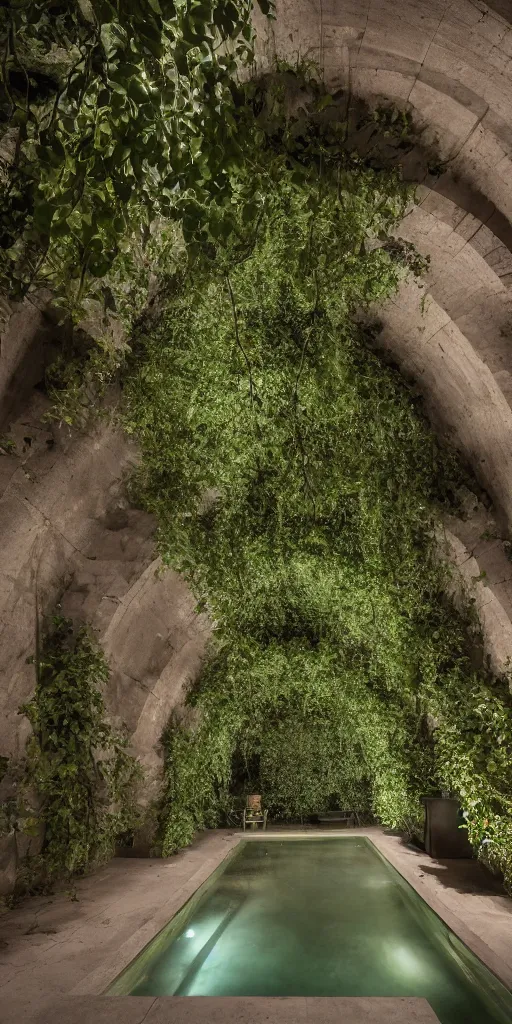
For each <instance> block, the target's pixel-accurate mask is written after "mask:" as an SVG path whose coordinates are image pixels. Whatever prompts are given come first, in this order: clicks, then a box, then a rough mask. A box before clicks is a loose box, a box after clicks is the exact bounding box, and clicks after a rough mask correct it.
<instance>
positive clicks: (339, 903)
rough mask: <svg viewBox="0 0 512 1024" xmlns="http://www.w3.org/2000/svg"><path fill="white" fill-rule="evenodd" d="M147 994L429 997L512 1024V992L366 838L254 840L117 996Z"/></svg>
mask: <svg viewBox="0 0 512 1024" xmlns="http://www.w3.org/2000/svg"><path fill="white" fill-rule="evenodd" d="M108 994H109V995H134V996H137V995H141V996H147V995H152V996H171V995H179V996H423V997H424V998H426V999H428V1001H429V1002H430V1004H431V1006H432V1008H433V1010H434V1011H435V1013H436V1014H437V1016H438V1017H439V1020H440V1021H441V1024H510V1022H511V1021H512V994H511V993H509V992H508V990H507V989H506V988H505V987H504V986H503V985H502V984H501V982H500V981H499V980H498V979H497V978H495V976H494V975H493V974H491V972H490V971H489V970H488V969H487V968H486V967H485V966H484V964H482V963H481V961H480V960H478V959H477V957H475V956H474V954H473V953H471V951H470V950H469V949H468V948H467V947H466V946H465V945H464V944H463V943H462V942H461V941H460V939H458V938H457V937H456V936H455V935H454V933H453V932H451V931H450V929H449V928H448V927H447V925H445V924H444V923H443V922H442V921H441V920H440V918H439V917H438V916H437V915H436V914H435V913H434V911H433V910H431V908H430V907H428V906H427V904H426V903H425V902H424V901H423V900H422V899H421V897H420V896H418V894H417V893H416V892H415V891H414V889H413V888H412V887H411V886H410V885H409V884H408V882H406V881H405V879H403V878H402V876H401V875H400V874H399V873H398V872H397V871H395V869H394V868H393V867H391V865H390V864H389V863H388V862H387V861H386V860H384V858H383V857H381V855H380V854H379V853H378V852H377V850H376V849H375V847H374V846H373V844H372V843H371V842H370V841H369V840H367V839H365V838H363V837H359V836H339V837H334V838H330V837H329V838H320V839H299V840H293V839H282V840H281V839H269V840H257V841H249V842H242V843H240V845H239V846H238V847H237V848H236V850H235V851H234V853H233V854H232V855H231V856H230V857H229V858H228V859H227V861H225V862H224V863H223V864H222V865H221V866H220V868H218V869H217V871H216V872H215V873H214V875H213V876H211V878H210V879H209V880H208V882H206V883H205V884H204V885H203V886H202V887H201V889H200V890H199V891H198V892H197V893H196V894H195V896H193V897H192V899H191V900H189V902H188V903H187V904H186V905H185V907H183V908H182V909H181V910H180V911H179V913H178V914H177V915H176V916H175V917H174V918H173V920H172V921H171V922H169V924H168V925H167V926H166V927H165V928H164V929H163V931H162V932H160V934H159V935H157V936H156V938H154V939H153V940H152V942H150V943H149V945H148V946H147V947H146V948H145V950H143V951H142V953H140V954H139V956H138V957H137V958H136V959H135V960H134V961H133V962H132V963H131V964H130V965H129V966H128V967H127V968H126V969H125V970H124V971H123V973H122V974H121V975H120V976H119V978H118V979H117V980H116V981H115V982H114V983H113V984H112V985H111V986H110V988H109V989H108Z"/></svg>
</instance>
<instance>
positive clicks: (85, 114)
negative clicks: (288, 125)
mask: <svg viewBox="0 0 512 1024" xmlns="http://www.w3.org/2000/svg"><path fill="white" fill-rule="evenodd" d="M259 6H260V7H261V9H262V11H263V12H264V13H267V14H268V13H270V12H271V6H272V5H271V2H270V0H259ZM251 11H252V0H238V2H237V3H234V2H233V0H199V2H198V0H123V3H122V4H120V3H119V2H115V0H94V2H91V0H64V2H63V0H51V2H47V0H9V2H8V3H6V4H3V5H2V6H1V7H0V47H1V53H0V71H1V78H2V85H3V90H2V98H1V100H0V116H1V120H2V122H3V133H2V134H3V138H2V140H1V146H0V197H1V204H0V246H1V248H2V250H3V253H4V255H3V259H2V263H1V266H0V291H4V292H7V293H8V294H10V295H11V296H13V297H14V298H20V297H22V296H23V295H25V294H26V293H27V291H29V290H30V289H31V288H34V287H37V286H41V285H46V286H49V287H50V288H51V289H52V290H53V292H54V295H55V296H56V298H57V299H59V298H60V299H61V300H62V301H64V300H65V301H66V305H67V306H68V307H71V308H73V306H74V307H75V308H76V309H78V312H79V311H80V308H81V302H82V299H83V297H84V294H85V293H86V291H87V289H88V287H90V286H91V285H92V286H93V285H94V281H95V279H101V278H103V277H104V276H105V274H106V273H107V272H108V270H109V269H110V267H111V266H112V263H113V262H114V260H115V259H116V256H117V255H118V254H119V252H120V249H121V250H123V249H125V248H126V245H127V243H128V245H129V244H130V239H131V241H132V244H133V242H134V240H135V242H137V240H138V239H140V238H142V240H143V241H144V239H147V237H148V234H149V231H150V228H151V225H152V224H153V223H154V222H155V220H157V219H158V218H169V217H177V218H178V217H179V218H180V219H181V221H182V223H183V229H184V232H185V235H186V237H187V238H192V237H193V236H194V235H196V234H197V232H199V233H200V232H201V230H202V224H203V222H204V220H205V218H206V217H207V211H208V208H209V205H210V203H211V201H212V199H217V200H219V201H222V202H228V203H229V199H230V194H231V181H230V175H231V170H232V168H233V167H236V166H237V164H238V163H239V162H240V160H241V154H242V141H243V140H242V139H240V138H239V133H238V126H237V124H236V121H235V117H234V114H235V112H236V106H237V103H238V98H239V92H238V87H237V85H236V72H237V70H238V69H239V68H240V67H242V66H245V65H247V64H248V63H250V61H251V60H252V55H253V50H252V44H253V32H252V27H251Z"/></svg>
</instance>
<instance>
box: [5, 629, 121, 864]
mask: <svg viewBox="0 0 512 1024" xmlns="http://www.w3.org/2000/svg"><path fill="white" fill-rule="evenodd" d="M36 664H37V668H38V672H37V685H36V690H35V693H34V697H33V698H32V700H31V701H30V702H29V703H27V704H24V705H23V706H22V707H21V708H20V714H24V715H26V716H27V718H28V719H29V721H30V724H31V726H32V729H33V734H32V736H31V738H30V740H29V741H28V744H27V755H26V761H25V765H24V779H23V786H24V790H25V792H26V793H27V794H28V799H29V800H30V799H32V800H34V797H35V805H34V809H33V814H32V816H31V818H30V820H28V821H27V820H25V821H24V823H22V824H23V827H24V829H25V830H26V829H27V827H28V828H32V830H34V829H35V830H36V831H37V830H42V835H43V844H42V849H41V855H40V857H38V858H36V859H35V861H34V863H33V864H30V865H28V868H29V869H31V870H30V873H31V875H32V877H33V878H37V880H38V882H39V884H41V883H46V884H48V883H51V882H52V881H54V880H56V879H60V878H62V877H66V876H71V875H75V874H79V873H83V872H84V871H86V870H88V869H89V868H91V867H92V866H94V865H95V864H98V863H100V862H101V861H103V860H105V859H107V858H108V857H109V856H111V855H112V853H113V849H114V843H115V840H116V837H117V836H119V835H120V834H122V833H124V832H127V831H129V830H130V829H133V828H134V827H135V826H136V824H137V821H138V812H137V808H136V801H135V797H136V787H137V782H138V780H139V779H140V778H141V768H140V765H139V764H138V762H137V761H136V760H135V759H134V758H133V757H132V756H131V755H130V754H129V753H128V750H127V741H126V738H125V737H123V736H122V735H121V734H119V733H117V732H116V731H115V730H114V729H113V728H112V727H111V726H110V725H109V723H108V722H107V720H106V717H105V706H104V703H103V698H102V696H101V687H102V686H104V684H105V683H106V681H107V679H108V666H107V664H106V661H105V658H104V655H103V653H102V651H101V650H100V648H99V647H98V644H97V643H96V641H95V639H94V637H93V635H92V633H91V631H90V630H89V629H88V628H87V627H85V626H83V627H81V628H80V629H79V630H78V631H76V632H73V626H72V623H71V622H70V621H68V620H66V619H64V618H62V617H60V616H57V617H55V619H54V620H53V624H52V630H51V632H49V633H48V635H47V636H46V637H45V638H44V639H43V643H42V650H41V653H40V656H39V659H36Z"/></svg>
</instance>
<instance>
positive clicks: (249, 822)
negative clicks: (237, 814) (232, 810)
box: [243, 807, 268, 832]
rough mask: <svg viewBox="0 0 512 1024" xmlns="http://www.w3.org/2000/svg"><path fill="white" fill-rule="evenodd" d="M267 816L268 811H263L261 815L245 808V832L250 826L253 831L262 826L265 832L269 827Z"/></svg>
mask: <svg viewBox="0 0 512 1024" xmlns="http://www.w3.org/2000/svg"><path fill="white" fill-rule="evenodd" d="M267 815H268V811H261V814H255V813H254V811H249V810H248V809H247V807H244V811H243V826H244V832H245V830H246V828H247V826H249V827H250V828H251V829H252V830H253V831H256V830H257V828H258V825H259V824H261V826H262V829H263V831H265V829H266V827H267Z"/></svg>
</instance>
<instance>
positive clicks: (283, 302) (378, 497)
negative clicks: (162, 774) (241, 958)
mask: <svg viewBox="0 0 512 1024" xmlns="http://www.w3.org/2000/svg"><path fill="white" fill-rule="evenodd" d="M265 103H266V114H265V117H260V118H259V121H258V123H259V124H260V125H261V126H262V133H261V137H259V140H258V149H257V150H256V149H253V151H252V152H251V153H250V154H249V155H248V157H247V163H248V169H247V176H248V178H249V177H250V180H251V182H252V183H253V186H254V189H253V193H254V197H255V200H254V201H255V202H256V203H257V204H258V209H259V214H258V217H257V218H256V224H255V223H254V220H253V219H252V218H247V222H246V219H245V217H246V215H245V205H244V202H241V203H240V205H239V208H238V212H237V217H238V223H237V226H236V232H234V233H232V235H231V238H230V240H229V241H228V243H227V244H226V243H225V242H224V241H220V242H215V240H214V239H211V240H210V242H209V244H208V245H207V246H205V247H204V248H203V250H202V253H201V255H200V256H199V257H198V258H197V259H196V262H195V264H194V268H193V272H187V270H186V268H185V269H183V270H182V271H181V273H180V274H179V275H178V276H177V277H176V278H175V281H174V287H173V293H172V296H171V297H170V298H169V299H168V301H167V304H166V308H165V310H164V312H163V315H162V316H161V318H160V320H159V322H158V323H157V324H155V326H154V327H153V328H152V329H151V330H149V331H148V330H145V331H142V332H141V333H140V334H139V336H138V339H137V344H136V345H135V346H134V352H133V357H132V364H131V370H130V373H129V375H128V378H127V380H126V381H125V423H126V427H127V429H128V430H129V431H131V432H133V433H134V434H135V435H136V437H137V439H138V441H139V443H140V445H141V450H142V464H141V468H140V470H139V472H138V475H137V478H136V480H135V482H134V486H135V490H136V493H137V495H138V497H139V500H141V501H142V502H143V504H144V505H145V507H146V508H148V509H149V510H150V511H152V512H154V513H155V514H156V516H157V518H158V522H159V531H160V547H161V551H162V554H163V556H164V558H165V559H166V561H167V562H168V563H169V564H171V565H172V566H174V567H175V568H176V569H178V570H179V571H180V572H182V573H184V574H185V576H186V577H187V578H188V579H189V580H190V582H191V584H192V586H193V587H194V588H195V591H196V593H197V594H198V598H199V601H200V607H207V608H208V610H209V612H210V615H211V617H212V620H213V621H214V623H215V631H214V639H213V642H212V645H211V651H210V658H209V661H208V663H207V664H206V666H205V668H204V671H203V673H202V676H201V678H200V679H199V681H198V682H197V684H196V685H195V686H194V688H193V689H192V691H191V693H190V696H189V702H190V704H191V705H193V706H194V708H195V714H194V716H193V725H189V726H188V727H184V726H183V724H182V723H181V722H178V721H176V722H171V723H170V725H169V728H168V730H167V734H166V749H167V767H166V779H167V792H166V797H165V800H164V807H163V820H162V848H163V850H164V852H166V853H169V852H171V851H172V850H175V849H178V848H179V847H180V846H182V845H184V844H186V843H187V842H189V841H190V840H191V838H192V836H193V834H194V831H195V829H196V828H198V827H203V826H205V825H207V826H208V825H214V824H217V823H219V822H222V821H229V820H230V814H231V813H232V811H233V808H234V807H236V805H237V800H238V799H239V798H240V797H241V795H242V794H243V791H244V790H245V791H246V790H247V788H248V787H250V789H257V790H258V791H261V792H263V794H264V798H265V802H266V805H267V806H268V807H269V808H270V810H271V813H273V814H276V815H278V816H281V817H284V818H287V817H288V818H294V819H297V818H300V817H303V816H305V815H308V814H311V813H312V812H314V811H319V810H323V809H326V808H328V807H329V806H333V805H336V804H338V805H339V804H345V805H348V806H350V807H353V808H355V809H356V810H358V811H359V812H360V813H361V814H363V815H364V814H374V815H376V816H377V818H378V819H380V820H381V821H382V822H383V823H385V824H386V825H391V826H398V827H401V828H405V829H407V830H408V831H413V830H414V828H415V827H417V824H418V821H419V818H420V803H419V798H420V796H421V795H422V794H424V793H428V792H433V791H439V790H440V789H441V788H448V789H450V790H452V791H453V792H455V793H457V794H459V795H460V797H461V800H462V803H463V806H464V808H465V811H466V815H467V822H468V827H469V832H470V836H471V838H472V840H473V842H475V845H476V846H479V847H480V850H481V851H483V852H485V850H486V849H487V850H488V851H489V853H490V859H491V860H492V859H493V857H494V863H495V864H498V865H499V866H500V867H501V868H502V869H503V870H504V871H505V873H506V874H507V877H509V875H510V863H511V857H510V851H511V844H510V820H511V819H510V804H509V796H510V792H511V789H510V755H509V753H508V752H507V748H508V744H509V739H510V727H511V705H510V696H509V694H508V690H507V687H506V685H505V684H504V683H503V684H502V683H500V682H499V681H493V680H491V679H490V678H489V677H488V676H487V675H486V673H485V671H483V670H482V671H481V672H476V671H475V669H474V667H473V665H472V663H471V661H470V659H469V656H468V650H469V644H468V637H469V634H470V632H471V625H470V623H469V621H468V620H467V618H465V617H464V616H461V615H459V614H458V613H457V612H455V610H454V608H453V607H452V606H451V603H450V601H449V600H448V598H446V597H444V596H443V593H444V590H445V585H446V578H445V575H444V573H445V570H444V569H443V568H442V567H441V566H440V564H439V563H438V561H437V560H436V558H435V556H434V547H435V545H434V532H435V527H436V524H437V523H438V522H439V517H440V514H441V512H442V510H443V509H444V508H447V507H453V504H454V503H456V491H457V487H458V485H459V484H460V483H461V481H462V479H463V476H462V472H461V470H460V469H459V467H458V465H457V463H456V460H455V458H454V457H453V456H452V455H450V454H449V453H448V452H446V451H442V450H441V449H440V448H439V446H438V444H437V443H436V441H435V439H434V436H433V434H432V432H431V431H430V430H429V428H428V427H427V426H426V424H425V423H424V421H423V420H422V418H421V415H420V413H419V411H418V409H417V408H416V403H415V400H414V395H413V393H412V392H411V391H410V390H409V389H408V388H407V387H406V385H405V384H404V382H403V380H402V379H401V378H400V376H399V375H398V374H397V373H396V372H395V371H394V370H392V369H391V368H389V367H386V366H385V365H384V364H383V363H382V361H381V359H380V358H379V357H378V355H377V354H376V353H375V352H374V345H373V341H372V330H371V326H369V324H368V320H367V318H366V317H365V310H368V307H369V305H370V304H371V303H374V302H378V301H382V300H383V299H386V298H387V297H388V296H389V295H391V294H392V293H393V292H394V291H395V290H396V288H397V286H398V283H399V281H400V279H401V278H402V277H403V276H404V275H405V274H407V273H409V272H414V273H421V271H422V269H423V263H422V261H421V259H420V258H419V257H418V255H417V254H416V253H415V252H414V251H413V250H412V249H411V248H409V247H407V246H406V245H405V244H403V243H401V242H400V241H399V240H397V239H396V238H394V237H393V228H394V225H395V224H396V223H397V222H398V221H399V219H400V217H401V216H402V215H403V213H404V211H405V209H406V206H407V203H408V201H409V196H410V193H409V190H408V189H407V188H406V187H405V186H404V185H403V183H402V182H401V181H400V178H399V176H398V175H397V174H395V173H391V172H385V171H382V170H381V171H378V170H374V169H369V168H368V167H366V166H365V165H364V163H362V162H361V161H359V160H358V159H357V158H355V157H354V156H353V155H350V154H348V153H347V151H346V147H345V148H344V146H343V138H342V129H341V128H340V126H336V125H335V124H332V123H331V124H327V126H325V125H324V127H323V128H320V127H319V124H318V121H317V122H316V123H315V122H314V121H309V122H307V121H306V122H305V121H304V119H302V120H300V118H299V119H298V120H293V119H289V120H288V121H286V123H285V125H284V130H283V124H282V123H281V124H280V125H279V126H278V129H276V123H277V122H278V117H277V118H276V119H274V115H275V108H274V106H273V101H270V103H269V101H268V98H267V100H266V101H265ZM269 107H270V115H269ZM240 188H241V194H242V196H244V195H245V192H244V184H243V182H242V183H241V186H240ZM218 216H219V217H220V218H221V217H222V211H219V214H218ZM220 235H221V237H222V232H220ZM461 722H464V723H465V727H464V728H463V729H462V730H461V729H460V723H461ZM491 753H492V760H489V765H490V767H491V769H492V770H491V773H490V776H489V777H488V778H487V777H486V776H485V772H484V769H483V765H484V764H485V763H486V761H487V759H489V758H490V757H491ZM493 765H494V767H492V766H493ZM479 766H480V767H479ZM507 830H508V831H507ZM482 843H483V844H484V845H482Z"/></svg>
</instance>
